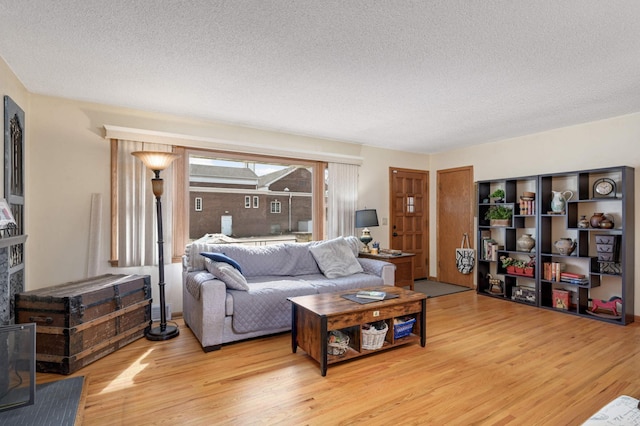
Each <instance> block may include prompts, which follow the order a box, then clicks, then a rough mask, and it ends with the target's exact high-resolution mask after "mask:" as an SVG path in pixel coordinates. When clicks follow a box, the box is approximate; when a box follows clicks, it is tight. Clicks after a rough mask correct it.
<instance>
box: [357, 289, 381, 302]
mask: <svg viewBox="0 0 640 426" xmlns="http://www.w3.org/2000/svg"><path fill="white" fill-rule="evenodd" d="M386 295H387V293H385V292H384V291H367V290H360V291H359V292H357V293H356V297H359V298H361V299H374V300H384V298H385V296H386Z"/></svg>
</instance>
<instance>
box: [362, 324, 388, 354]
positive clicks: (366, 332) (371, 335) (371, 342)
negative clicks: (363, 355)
mask: <svg viewBox="0 0 640 426" xmlns="http://www.w3.org/2000/svg"><path fill="white" fill-rule="evenodd" d="M388 330H389V326H388V325H387V324H386V323H385V324H384V328H383V329H382V330H376V329H375V327H373V326H371V327H369V328H368V329H365V328H363V329H362V349H369V350H371V349H380V348H381V347H382V345H383V344H384V338H385V337H386V335H387V331H388Z"/></svg>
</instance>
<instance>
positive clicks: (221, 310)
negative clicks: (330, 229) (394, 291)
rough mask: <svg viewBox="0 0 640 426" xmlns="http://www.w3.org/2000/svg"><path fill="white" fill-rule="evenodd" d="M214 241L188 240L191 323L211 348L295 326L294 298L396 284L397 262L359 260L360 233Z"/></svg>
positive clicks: (186, 285) (187, 316)
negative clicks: (267, 241)
mask: <svg viewBox="0 0 640 426" xmlns="http://www.w3.org/2000/svg"><path fill="white" fill-rule="evenodd" d="M209 240H210V239H209V238H207V237H206V236H205V237H203V238H202V239H200V240H197V241H195V242H193V243H191V244H189V245H187V247H186V250H185V255H184V256H183V264H182V266H183V270H182V282H183V286H182V287H183V308H182V313H183V317H184V321H185V324H186V325H187V326H188V327H189V328H190V329H191V330H192V331H193V333H194V334H195V336H196V337H197V338H198V340H199V341H200V344H201V345H202V347H203V349H204V350H205V352H208V351H211V350H216V349H220V347H221V345H222V344H223V343H229V342H234V341H238V340H243V339H248V338H252V337H257V336H264V335H267V334H273V333H279V332H284V331H288V330H291V303H290V302H289V301H288V300H287V298H288V297H294V296H303V295H309V294H318V293H327V292H335V291H340V290H350V289H358V288H363V287H371V286H379V285H393V284H394V274H395V265H393V264H391V263H388V262H383V261H379V260H374V259H364V258H362V259H361V258H358V257H357V254H358V251H359V249H360V245H361V243H360V241H359V240H358V239H357V238H355V237H347V238H342V237H340V238H337V239H333V240H328V241H319V242H308V243H281V244H275V245H265V246H249V245H241V244H209V243H208V241H209ZM201 253H205V254H207V256H211V257H214V258H215V259H210V258H207V257H205V256H203V255H202V254H201ZM233 264H235V266H234V265H233ZM238 268H240V270H238Z"/></svg>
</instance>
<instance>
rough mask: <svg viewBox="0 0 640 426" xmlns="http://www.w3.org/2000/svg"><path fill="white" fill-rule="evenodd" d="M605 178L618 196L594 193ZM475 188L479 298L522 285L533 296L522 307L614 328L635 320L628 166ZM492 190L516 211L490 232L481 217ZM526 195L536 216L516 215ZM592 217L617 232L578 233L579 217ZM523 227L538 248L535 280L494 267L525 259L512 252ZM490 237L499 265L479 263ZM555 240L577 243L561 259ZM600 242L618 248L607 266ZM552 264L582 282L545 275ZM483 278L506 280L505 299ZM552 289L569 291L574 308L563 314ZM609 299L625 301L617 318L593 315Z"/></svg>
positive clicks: (631, 195) (510, 296)
mask: <svg viewBox="0 0 640 426" xmlns="http://www.w3.org/2000/svg"><path fill="white" fill-rule="evenodd" d="M602 180H607V181H610V182H613V183H614V186H615V191H614V192H613V193H611V194H608V195H599V194H597V193H596V192H595V190H594V185H595V184H596V183H597V182H599V181H602ZM477 185H478V200H477V202H478V240H477V241H478V247H477V248H478V262H477V267H476V278H477V292H478V294H481V295H484V296H489V297H496V298H501V299H506V300H513V294H514V291H515V289H517V288H518V287H520V286H527V287H528V288H529V289H533V291H534V292H535V302H532V301H523V303H527V304H530V305H534V306H537V307H540V308H543V309H550V310H554V311H558V312H562V313H567V314H573V315H578V316H581V317H585V318H589V319H596V320H600V321H606V322H610V323H613V324H620V325H626V324H629V323H631V322H633V318H634V257H633V253H634V249H635V238H634V235H635V227H634V217H635V216H634V215H635V210H634V206H635V200H634V194H635V190H634V169H633V168H632V167H627V166H618V167H608V168H601V169H591V170H580V171H572V172H562V173H551V174H541V175H537V176H527V177H518V178H506V179H495V180H487V181H479V182H477ZM496 188H503V189H504V190H505V193H506V197H505V200H504V204H506V205H510V206H512V208H513V209H514V216H513V219H512V222H511V224H510V226H508V227H492V226H491V225H490V223H489V221H488V220H486V219H484V215H485V212H486V211H487V210H488V209H489V207H490V206H491V205H492V204H495V203H492V202H491V200H488V198H489V194H491V193H492V192H493V191H494V190H495V189H496ZM523 190H526V191H530V192H535V193H536V197H535V211H534V214H533V215H529V214H527V215H520V214H519V206H518V197H520V195H521V193H522V191H523ZM566 190H569V191H571V192H573V197H571V198H570V199H569V200H567V202H566V207H565V210H564V212H562V213H560V214H557V213H553V214H552V213H551V212H550V210H551V209H550V204H551V199H552V191H566ZM487 200H488V202H487ZM595 212H602V213H606V214H608V215H610V216H611V217H612V218H613V221H614V228H612V229H603V228H593V227H591V226H589V227H586V228H584V227H580V218H581V216H585V217H586V218H590V217H591V216H592V215H593V213H595ZM525 229H526V230H527V231H531V232H530V233H532V235H535V237H534V238H535V240H536V245H535V248H534V250H533V252H532V253H530V254H531V255H533V256H535V264H536V269H535V274H534V276H533V277H532V278H524V277H522V276H520V275H513V274H508V273H506V271H505V270H504V268H502V266H501V262H500V261H499V256H512V257H518V258H522V257H523V256H522V255H523V254H525V253H522V252H518V251H517V250H516V241H517V238H518V236H519V235H521V233H522V232H523V230H525ZM488 232H490V233H491V237H492V238H495V239H496V240H497V242H498V244H500V245H501V246H502V247H500V249H499V250H498V259H495V257H494V259H484V258H483V254H484V247H483V237H484V236H485V234H487V233H488ZM609 236H613V237H609ZM560 238H571V239H572V240H573V241H575V249H574V250H573V252H572V253H571V254H570V255H567V254H560V253H559V252H558V250H556V248H555V245H554V242H555V241H557V240H559V239H560ZM602 238H604V239H606V240H607V241H611V239H612V238H613V239H615V242H616V244H617V245H618V247H617V248H616V250H615V253H614V254H612V259H611V260H607V261H605V260H603V258H600V257H599V254H598V252H597V247H598V244H597V243H596V239H602ZM552 262H553V263H559V264H561V265H564V267H565V268H566V271H567V272H574V273H576V274H581V275H584V276H585V278H586V279H587V281H586V282H584V283H578V284H573V283H568V282H564V281H557V280H552V279H549V277H545V275H544V264H545V263H552ZM488 274H490V275H491V276H492V277H493V278H498V279H501V280H503V281H504V294H491V293H489V292H488V291H487V290H488V289H489V288H490V284H489V280H488V278H487V275H488ZM526 280H528V281H526ZM554 290H555V291H556V292H558V290H565V291H569V292H570V293H569V294H570V295H571V303H570V305H569V306H568V307H567V308H566V309H560V308H558V307H557V306H556V305H557V304H556V303H554ZM610 297H621V298H622V303H621V312H619V313H618V315H617V316H614V315H608V314H607V313H602V312H593V311H592V305H593V300H608V298H610ZM516 301H517V300H516Z"/></svg>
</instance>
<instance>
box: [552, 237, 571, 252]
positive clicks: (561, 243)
mask: <svg viewBox="0 0 640 426" xmlns="http://www.w3.org/2000/svg"><path fill="white" fill-rule="evenodd" d="M553 245H554V246H555V247H556V249H557V250H558V253H560V254H561V255H563V256H570V255H571V253H573V250H575V248H576V242H575V241H573V240H572V239H571V238H560V239H559V240H558V241H556V242H554V243H553Z"/></svg>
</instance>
